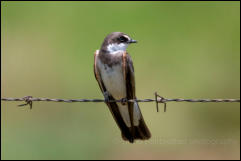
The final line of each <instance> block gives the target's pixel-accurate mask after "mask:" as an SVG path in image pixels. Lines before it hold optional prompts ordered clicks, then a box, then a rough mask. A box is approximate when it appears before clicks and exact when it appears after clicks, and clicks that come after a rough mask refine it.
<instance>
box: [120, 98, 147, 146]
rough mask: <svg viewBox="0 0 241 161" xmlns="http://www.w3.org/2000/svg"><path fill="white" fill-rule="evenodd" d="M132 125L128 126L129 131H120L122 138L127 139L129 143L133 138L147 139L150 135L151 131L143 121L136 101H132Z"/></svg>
mask: <svg viewBox="0 0 241 161" xmlns="http://www.w3.org/2000/svg"><path fill="white" fill-rule="evenodd" d="M133 122H134V123H133V127H129V132H128V133H126V131H123V129H121V131H122V138H123V139H124V140H128V141H129V142H130V143H133V142H134V140H148V139H150V137H151V133H150V131H149V129H148V127H147V125H146V123H145V121H144V118H143V116H142V114H141V111H140V108H139V106H138V103H137V102H135V103H134V112H133Z"/></svg>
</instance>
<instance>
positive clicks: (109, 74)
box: [99, 63, 126, 99]
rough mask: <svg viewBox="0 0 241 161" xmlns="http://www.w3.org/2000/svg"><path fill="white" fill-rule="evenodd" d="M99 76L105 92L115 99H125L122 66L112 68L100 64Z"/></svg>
mask: <svg viewBox="0 0 241 161" xmlns="http://www.w3.org/2000/svg"><path fill="white" fill-rule="evenodd" d="M100 65H101V67H100V68H99V69H101V71H100V74H101V78H102V80H103V83H104V85H105V87H106V89H107V91H108V92H109V93H110V94H111V95H112V96H113V97H114V98H115V99H122V98H125V97H126V83H125V80H124V77H123V72H122V66H121V64H120V65H113V66H112V67H109V66H107V65H106V66H104V65H103V64H101V63H100Z"/></svg>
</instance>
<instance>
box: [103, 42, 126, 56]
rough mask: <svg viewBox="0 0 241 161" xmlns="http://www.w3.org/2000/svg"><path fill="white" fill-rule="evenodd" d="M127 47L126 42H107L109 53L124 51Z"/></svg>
mask: <svg viewBox="0 0 241 161" xmlns="http://www.w3.org/2000/svg"><path fill="white" fill-rule="evenodd" d="M127 47H128V44H125V43H120V44H109V45H108V46H107V50H108V52H109V53H111V54H115V53H116V52H119V51H126V48H127Z"/></svg>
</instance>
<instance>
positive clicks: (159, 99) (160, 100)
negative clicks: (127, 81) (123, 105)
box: [1, 93, 240, 112]
mask: <svg viewBox="0 0 241 161" xmlns="http://www.w3.org/2000/svg"><path fill="white" fill-rule="evenodd" d="M1 101H25V102H26V103H25V104H21V105H19V106H25V105H30V109H32V102H34V101H46V102H67V103H73V102H95V103H98V102H156V108H157V112H158V111H159V110H158V109H159V108H158V103H163V104H164V111H166V103H167V102H192V103H195V102H201V103H208V102H215V103H218V102H230V103H231V102H240V99H182V98H174V99H169V98H164V97H162V96H160V95H158V94H157V93H155V99H129V100H123V99H121V100H108V101H106V100H104V99H50V98H34V97H32V96H26V97H23V98H1Z"/></svg>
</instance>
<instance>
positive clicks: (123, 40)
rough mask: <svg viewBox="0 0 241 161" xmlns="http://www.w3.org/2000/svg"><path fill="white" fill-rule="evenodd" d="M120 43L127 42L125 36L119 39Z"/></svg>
mask: <svg viewBox="0 0 241 161" xmlns="http://www.w3.org/2000/svg"><path fill="white" fill-rule="evenodd" d="M119 40H120V42H127V41H128V39H127V38H126V37H125V36H121V37H119Z"/></svg>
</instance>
